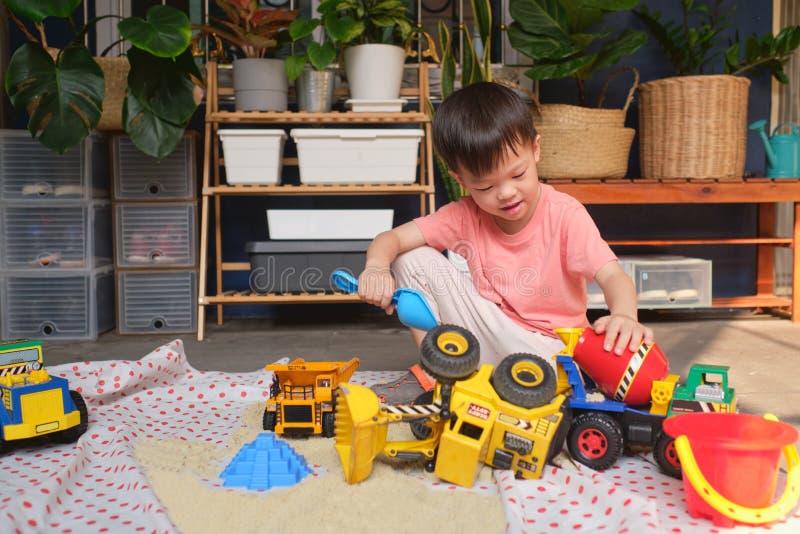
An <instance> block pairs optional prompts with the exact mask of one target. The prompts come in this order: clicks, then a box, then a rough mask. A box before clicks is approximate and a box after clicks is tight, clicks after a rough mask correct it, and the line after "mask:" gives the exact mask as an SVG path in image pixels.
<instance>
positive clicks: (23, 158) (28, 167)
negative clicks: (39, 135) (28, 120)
mask: <svg viewBox="0 0 800 534" xmlns="http://www.w3.org/2000/svg"><path fill="white" fill-rule="evenodd" d="M108 196H109V163H108V140H107V137H106V136H105V135H103V134H99V133H94V134H92V135H90V136H89V137H87V138H86V139H85V140H84V141H83V142H82V143H81V144H80V145H78V146H76V147H73V148H71V149H70V150H68V151H67V152H66V153H64V154H57V153H56V152H53V151H52V150H50V149H49V148H47V147H45V146H43V145H42V144H40V143H39V142H38V141H36V140H35V139H32V138H31V136H30V133H28V131H27V130H0V201H18V200H43V199H61V200H73V201H74V200H81V201H89V200H92V199H103V198H108Z"/></svg>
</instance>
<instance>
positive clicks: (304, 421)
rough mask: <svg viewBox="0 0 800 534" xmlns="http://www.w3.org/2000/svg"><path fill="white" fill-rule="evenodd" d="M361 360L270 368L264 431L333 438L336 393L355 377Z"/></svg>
mask: <svg viewBox="0 0 800 534" xmlns="http://www.w3.org/2000/svg"><path fill="white" fill-rule="evenodd" d="M360 363H361V360H359V359H358V358H352V359H350V360H348V361H346V362H307V361H305V360H304V359H303V358H295V359H294V360H292V361H291V362H289V363H273V364H270V365H267V366H266V367H265V368H266V370H267V371H272V372H273V373H274V374H273V375H272V385H271V386H270V397H269V399H267V405H266V408H265V410H264V421H263V426H264V430H272V431H273V432H275V433H276V434H322V435H323V436H325V437H327V438H332V437H333V432H334V430H333V429H334V426H333V425H334V409H335V402H334V401H335V399H334V393H333V392H334V391H335V390H336V387H337V386H339V385H340V384H344V383H346V382H347V381H348V380H350V377H351V376H353V372H354V371H355V370H356V368H357V367H358V365H359V364H360Z"/></svg>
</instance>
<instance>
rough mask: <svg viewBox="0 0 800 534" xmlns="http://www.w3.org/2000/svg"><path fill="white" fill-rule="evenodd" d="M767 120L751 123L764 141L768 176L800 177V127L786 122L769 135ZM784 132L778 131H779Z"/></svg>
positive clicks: (752, 127) (751, 126)
mask: <svg viewBox="0 0 800 534" xmlns="http://www.w3.org/2000/svg"><path fill="white" fill-rule="evenodd" d="M766 124H767V121H765V120H764V119H761V120H758V121H756V122H754V123H753V124H751V125H750V129H751V130H754V131H757V132H758V135H759V137H761V140H762V141H763V142H764V150H765V151H766V153H767V178H797V177H800V128H798V127H797V125H795V124H792V123H790V122H784V123H781V124H779V125H777V126H776V127H775V129H774V130H772V137H767V133H766V131H765V129H764V126H765V125H766ZM779 130H780V131H782V132H783V133H778V131H779Z"/></svg>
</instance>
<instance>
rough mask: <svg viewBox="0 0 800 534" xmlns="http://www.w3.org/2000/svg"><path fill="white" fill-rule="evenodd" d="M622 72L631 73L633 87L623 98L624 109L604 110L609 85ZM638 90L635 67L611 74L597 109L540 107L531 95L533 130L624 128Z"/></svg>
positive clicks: (565, 105) (562, 106)
mask: <svg viewBox="0 0 800 534" xmlns="http://www.w3.org/2000/svg"><path fill="white" fill-rule="evenodd" d="M623 72H631V73H632V74H633V84H632V85H631V88H630V90H629V91H628V96H627V98H625V105H624V106H622V108H621V109H604V108H603V107H602V106H603V103H604V102H605V97H606V92H607V91H608V84H609V83H610V82H611V80H612V79H614V78H615V77H616V76H618V75H619V74H622V73H623ZM638 86H639V71H638V70H636V69H635V68H634V67H621V68H619V69H617V70H616V71H614V72H612V73H611V74H610V75H609V76H608V79H607V80H606V83H605V85H603V90H602V92H601V93H600V97H599V98H598V99H597V107H596V108H587V107H584V106H572V105H569V104H540V103H539V100H538V99H537V98H536V96H535V95H530V96H531V99H532V100H533V105H534V122H535V123H536V127H537V128H540V127H545V126H547V127H550V126H559V127H569V126H575V127H578V128H586V127H590V126H591V127H593V128H623V127H624V126H625V117H626V116H627V114H628V108H629V107H630V105H631V102H633V94H634V92H636V88H637V87H638Z"/></svg>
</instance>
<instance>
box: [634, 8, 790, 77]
mask: <svg viewBox="0 0 800 534" xmlns="http://www.w3.org/2000/svg"><path fill="white" fill-rule="evenodd" d="M680 4H681V9H682V17H681V20H679V21H674V20H664V17H663V15H662V14H661V12H659V11H650V10H649V9H647V7H646V6H642V7H641V8H640V9H638V10H635V11H634V13H635V14H636V16H637V17H639V19H640V20H641V21H642V22H643V23H644V24H645V26H646V27H647V29H648V30H649V31H650V33H651V34H652V35H653V37H654V38H655V39H656V41H657V42H658V44H659V45H660V46H661V48H662V49H663V50H664V52H665V53H666V55H667V58H668V59H669V61H670V63H672V66H673V67H674V69H675V73H676V74H677V75H678V76H686V75H692V74H710V73H713V72H714V71H715V67H716V68H719V61H720V60H721V62H722V68H723V70H724V72H725V74H734V75H738V74H745V73H747V74H751V73H758V72H759V71H761V72H768V73H769V74H770V75H772V76H774V77H775V78H776V79H777V80H778V81H780V82H781V83H788V81H789V80H788V78H787V77H786V74H785V73H784V72H783V66H784V65H785V64H786V62H787V61H788V60H789V58H790V56H791V54H792V53H793V52H794V51H795V50H796V49H797V48H798V47H800V26H788V27H786V28H783V29H782V30H781V31H780V33H778V35H777V36H775V35H773V34H772V33H771V32H770V33H766V34H765V35H763V36H761V37H758V36H757V35H755V34H752V35H750V36H748V37H747V38H746V40H745V41H744V49H742V46H741V44H742V43H741V39H740V38H739V35H738V34H737V35H736V37H735V39H734V40H733V41H732V42H730V43H728V46H727V48H726V47H724V40H725V37H724V35H723V33H724V31H725V30H726V29H728V28H729V27H730V25H731V17H732V14H733V12H734V10H735V9H736V6H735V5H730V7H728V6H727V1H726V0H708V1H705V2H695V1H694V0H680Z"/></svg>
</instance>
